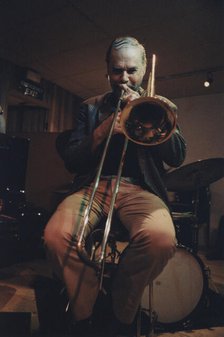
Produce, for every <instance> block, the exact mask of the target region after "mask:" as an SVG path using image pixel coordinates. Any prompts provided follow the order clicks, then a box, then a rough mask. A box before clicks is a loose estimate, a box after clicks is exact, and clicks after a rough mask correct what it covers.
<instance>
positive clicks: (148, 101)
mask: <svg viewBox="0 0 224 337" xmlns="http://www.w3.org/2000/svg"><path fill="white" fill-rule="evenodd" d="M121 127H122V129H123V132H124V134H125V136H126V137H127V138H128V139H130V140H131V141H133V142H134V143H137V144H140V145H146V146H147V145H149V146H150V145H158V144H160V143H163V142H165V141H166V140H167V139H169V137H170V136H171V135H172V133H173V131H174V130H175V128H176V114H175V113H174V112H173V110H171V109H170V107H169V106H168V104H166V103H165V102H164V101H162V100H161V99H159V98H157V97H140V98H137V99H135V100H133V101H131V102H129V103H128V104H127V105H126V107H125V108H124V109H123V111H122V114H121Z"/></svg>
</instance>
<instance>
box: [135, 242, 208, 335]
mask: <svg viewBox="0 0 224 337" xmlns="http://www.w3.org/2000/svg"><path fill="white" fill-rule="evenodd" d="M207 290H208V278H207V275H206V272H205V267H204V265H203V263H202V261H201V259H200V258H199V257H198V256H196V255H194V254H193V253H192V252H191V250H189V249H187V248H186V247H184V246H178V247H177V251H176V253H175V255H174V256H173V258H171V259H170V260H169V262H168V264H167V265H166V267H165V268H164V270H163V271H162V273H161V274H160V275H159V276H158V277H157V278H156V279H155V280H154V282H153V290H152V310H153V311H155V313H156V315H157V322H156V326H157V325H158V328H161V329H162V330H175V329H181V328H187V327H190V326H192V323H193V321H194V318H196V317H197V314H198V313H200V311H201V310H202V308H205V306H206V303H207V298H206V297H207V296H206V294H207ZM141 306H142V310H143V311H149V287H146V288H145V291H144V294H143V297H142V303H141Z"/></svg>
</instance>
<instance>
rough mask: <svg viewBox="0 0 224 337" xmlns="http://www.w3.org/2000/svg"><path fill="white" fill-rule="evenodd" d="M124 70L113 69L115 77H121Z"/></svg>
mask: <svg viewBox="0 0 224 337" xmlns="http://www.w3.org/2000/svg"><path fill="white" fill-rule="evenodd" d="M122 72H123V70H122V69H119V68H113V73H114V74H115V75H120V74H122Z"/></svg>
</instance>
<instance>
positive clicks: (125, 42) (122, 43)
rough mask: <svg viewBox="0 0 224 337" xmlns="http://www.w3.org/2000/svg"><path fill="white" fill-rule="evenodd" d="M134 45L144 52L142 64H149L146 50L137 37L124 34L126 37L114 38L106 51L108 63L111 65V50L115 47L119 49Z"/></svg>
mask: <svg viewBox="0 0 224 337" xmlns="http://www.w3.org/2000/svg"><path fill="white" fill-rule="evenodd" d="M127 46H132V47H138V48H139V49H140V51H141V53H142V64H143V65H145V66H146V64H147V58H146V52H145V48H144V46H143V45H142V44H141V43H139V42H138V40H137V39H135V38H134V37H131V36H124V37H117V38H116V39H114V40H113V41H112V42H111V44H110V46H109V48H108V50H107V53H106V62H107V65H109V62H110V58H111V51H112V50H113V49H115V50H119V49H120V48H123V47H127Z"/></svg>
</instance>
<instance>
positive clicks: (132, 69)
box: [128, 68, 137, 74]
mask: <svg viewBox="0 0 224 337" xmlns="http://www.w3.org/2000/svg"><path fill="white" fill-rule="evenodd" d="M136 71H137V69H136V68H130V69H128V74H134V73H135V72H136Z"/></svg>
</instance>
